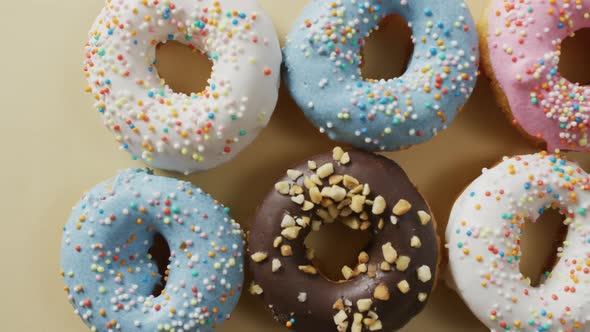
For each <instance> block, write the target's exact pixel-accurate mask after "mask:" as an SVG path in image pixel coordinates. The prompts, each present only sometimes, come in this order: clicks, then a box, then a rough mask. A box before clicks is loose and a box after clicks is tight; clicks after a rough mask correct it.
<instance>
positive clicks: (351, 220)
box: [342, 216, 361, 230]
mask: <svg viewBox="0 0 590 332" xmlns="http://www.w3.org/2000/svg"><path fill="white" fill-rule="evenodd" d="M342 223H343V224H344V225H346V226H347V227H348V228H350V229H354V230H357V229H359V228H360V226H361V223H360V221H359V220H358V219H357V218H356V217H354V216H350V217H346V218H344V219H342Z"/></svg>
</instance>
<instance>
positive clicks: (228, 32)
mask: <svg viewBox="0 0 590 332" xmlns="http://www.w3.org/2000/svg"><path fill="white" fill-rule="evenodd" d="M168 41H177V42H180V43H183V44H186V45H189V47H191V48H194V49H196V50H199V51H201V52H203V53H204V54H206V55H207V56H208V58H209V59H210V60H211V61H212V63H213V67H212V73H211V77H210V78H209V80H208V86H207V87H206V88H205V89H204V90H203V91H202V92H199V93H193V94H191V95H190V96H189V95H186V94H183V93H176V92H174V91H173V90H172V89H171V88H170V87H169V86H168V85H166V83H165V82H164V80H163V79H161V78H160V77H159V75H158V72H157V69H156V46H157V45H158V44H160V43H166V42H168ZM281 59H282V56H281V51H280V46H279V42H278V38H277V35H276V32H275V30H274V27H273V24H272V22H271V20H270V18H269V17H268V16H267V15H266V14H265V13H264V12H263V10H262V8H261V7H260V6H259V5H258V3H257V2H256V1H255V0H240V1H238V0H175V1H170V0H124V1H123V0H107V1H106V5H105V7H104V9H103V10H102V12H101V13H100V15H99V16H98V18H97V19H96V22H95V24H94V26H93V27H92V30H91V31H90V33H89V41H88V43H87V44H86V60H85V66H84V71H85V72H86V76H87V79H88V84H89V85H88V87H87V91H88V92H89V93H91V94H92V95H93V96H94V99H95V105H96V107H97V109H98V111H99V113H100V114H101V116H102V118H103V120H104V124H105V125H106V126H107V128H108V129H110V130H111V131H112V132H113V133H114V134H115V138H116V141H117V142H118V143H119V144H120V146H121V147H122V149H124V150H127V151H129V152H130V153H131V154H132V155H133V157H134V158H136V159H141V160H143V161H144V162H146V163H147V164H149V165H150V166H152V167H156V168H160V169H165V170H171V171H177V172H182V173H185V174H188V173H192V172H198V171H204V170H208V169H211V168H213V167H216V166H218V165H220V164H222V163H224V162H226V161H228V160H229V159H231V158H232V157H234V156H235V155H236V154H237V153H238V152H239V151H241V150H242V149H244V148H245V147H246V146H247V145H248V144H249V143H250V142H251V141H252V140H253V139H254V138H255V137H256V136H257V134H258V132H259V131H260V130H261V129H262V128H264V127H265V126H266V124H267V123H268V121H269V120H270V117H271V115H272V113H273V111H274V108H275V106H276V102H277V99H278V87H279V76H280V73H279V71H280V64H281Z"/></svg>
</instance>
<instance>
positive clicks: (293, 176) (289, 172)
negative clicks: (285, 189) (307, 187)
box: [287, 169, 303, 181]
mask: <svg viewBox="0 0 590 332" xmlns="http://www.w3.org/2000/svg"><path fill="white" fill-rule="evenodd" d="M302 175H303V172H301V171H298V170H296V169H290V170H287V176H288V177H289V179H291V181H297V179H299V177H301V176H302Z"/></svg>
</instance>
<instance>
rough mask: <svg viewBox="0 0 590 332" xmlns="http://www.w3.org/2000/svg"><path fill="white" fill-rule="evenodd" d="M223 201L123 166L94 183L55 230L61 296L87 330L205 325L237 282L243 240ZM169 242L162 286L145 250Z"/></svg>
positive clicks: (230, 304)
mask: <svg viewBox="0 0 590 332" xmlns="http://www.w3.org/2000/svg"><path fill="white" fill-rule="evenodd" d="M228 211H229V209H228V208H225V207H223V206H222V205H221V204H219V203H218V202H217V201H215V200H214V199H213V198H211V197H210V196H209V195H208V194H206V193H204V192H203V191H202V190H201V189H199V188H197V187H194V186H193V185H191V184H190V183H188V182H183V181H179V180H176V179H171V178H165V177H159V176H154V175H152V174H151V172H147V171H144V170H139V169H131V170H126V171H123V172H121V173H120V174H119V175H118V176H117V177H115V178H114V179H111V180H109V181H106V182H104V183H102V184H99V185H97V186H96V187H94V188H93V189H91V190H90V191H89V192H88V193H86V194H85V195H84V196H83V198H82V199H81V200H80V202H78V203H77V204H76V206H75V207H74V208H73V211H72V215H71V217H70V218H69V220H68V222H67V225H66V226H65V228H64V230H63V238H62V249H61V271H62V276H63V280H64V283H65V285H66V286H65V291H66V292H67V294H68V299H69V301H70V302H71V304H72V305H73V306H74V308H75V313H76V314H78V315H79V316H80V317H81V318H82V319H83V321H84V323H85V324H86V325H88V326H89V327H90V328H91V329H92V331H108V332H111V331H122V332H127V331H185V332H189V331H192V332H196V331H201V332H203V331H211V330H212V329H214V328H215V327H216V326H218V325H220V324H221V323H222V322H223V321H224V320H226V319H228V318H229V317H230V313H231V312H232V310H233V308H234V307H235V305H236V304H237V302H238V299H239V297H240V294H241V290H242V283H243V246H244V238H243V233H242V230H241V229H240V226H239V224H237V223H236V222H235V221H234V220H233V219H232V218H231V217H230V216H229V214H228ZM158 234H159V235H160V236H162V237H163V238H164V239H165V240H166V242H167V244H168V247H169V249H170V258H169V265H168V266H167V270H166V272H165V277H166V278H165V280H166V284H165V288H164V289H163V291H162V292H161V294H157V296H154V295H152V293H153V292H154V290H155V289H156V287H161V286H162V285H161V279H162V275H161V274H160V273H159V271H158V266H157V263H156V262H155V261H154V260H153V259H152V256H151V255H150V254H149V253H148V251H149V250H150V248H151V247H152V245H153V243H154V238H155V237H156V236H157V235H158Z"/></svg>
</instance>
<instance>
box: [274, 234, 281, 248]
mask: <svg viewBox="0 0 590 332" xmlns="http://www.w3.org/2000/svg"><path fill="white" fill-rule="evenodd" d="M282 242H283V237H282V236H277V237H275V240H274V241H273V242H272V246H273V247H275V248H278V247H279V246H280V245H281V243H282Z"/></svg>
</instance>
